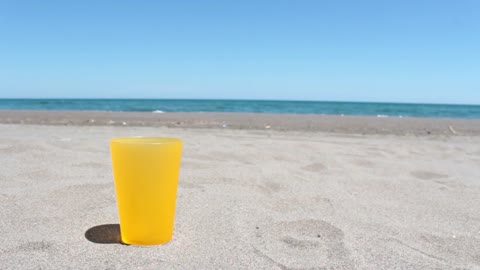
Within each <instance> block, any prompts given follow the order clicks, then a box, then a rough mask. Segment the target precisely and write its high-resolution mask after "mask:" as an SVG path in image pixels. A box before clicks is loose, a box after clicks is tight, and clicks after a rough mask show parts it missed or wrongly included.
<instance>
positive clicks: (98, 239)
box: [85, 224, 123, 244]
mask: <svg viewBox="0 0 480 270" xmlns="http://www.w3.org/2000/svg"><path fill="white" fill-rule="evenodd" d="M85 238H87V240H88V241H90V242H93V243H96V244H123V243H122V241H121V237H120V225H119V224H103V225H98V226H95V227H92V228H90V229H88V230H87V231H86V232H85Z"/></svg>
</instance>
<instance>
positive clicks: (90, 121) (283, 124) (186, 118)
mask: <svg viewBox="0 0 480 270" xmlns="http://www.w3.org/2000/svg"><path fill="white" fill-rule="evenodd" d="M0 123H4V124H46V125H75V126H103V125H107V126H123V125H125V126H153V127H181V128H220V129H249V130H251V129H259V130H266V129H272V130H279V131H289V130H296V131H311V132H319V131H320V132H329V133H332V132H333V133H347V134H395V135H479V134H480V119H448V118H397V117H385V118H382V117H374V116H340V115H313V114H310V115H309V114H302V115H300V114H263V113H151V112H101V111H16V110H0Z"/></svg>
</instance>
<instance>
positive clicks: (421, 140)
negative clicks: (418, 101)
mask: <svg viewBox="0 0 480 270" xmlns="http://www.w3.org/2000/svg"><path fill="white" fill-rule="evenodd" d="M0 123H1V124H0V164H1V165H0V205H1V208H0V232H2V245H1V246H0V268H1V269H281V270H285V269H292V270H293V269H480V169H479V168H480V120H478V119H477V120H462V119H421V118H408V119H407V118H376V117H360V116H358V117H353V116H349V117H347V116H344V117H342V116H319V115H268V114H265V115H259V114H222V113H214V114H213V113H212V114H207V113H190V114H187V113H165V114H153V113H113V112H45V111H42V112H35V111H0ZM133 135H135V136H137V135H145V136H148V135H152V136H174V137H179V138H181V139H182V140H183V141H184V151H183V159H182V165H181V175H180V180H179V190H178V200H177V214H176V225H175V233H174V239H173V241H171V242H170V243H168V244H166V245H163V246H152V247H137V246H127V245H122V244H120V243H119V242H118V239H119V227H118V217H117V208H116V202H115V193H114V186H113V179H112V173H111V161H110V152H109V146H108V142H109V139H110V138H113V137H119V136H133Z"/></svg>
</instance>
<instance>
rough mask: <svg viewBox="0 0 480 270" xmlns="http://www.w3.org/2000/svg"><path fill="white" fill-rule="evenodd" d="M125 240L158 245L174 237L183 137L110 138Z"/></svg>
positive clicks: (121, 225)
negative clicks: (181, 138)
mask: <svg viewBox="0 0 480 270" xmlns="http://www.w3.org/2000/svg"><path fill="white" fill-rule="evenodd" d="M110 150H111V153H112V165H113V176H114V182H115V193H116V196H117V206H118V215H119V218H120V233H121V239H122V242H123V243H125V244H132V245H159V244H164V243H166V242H168V241H170V240H171V239H172V235H173V224H174V218H175V201H176V198H177V185H178V175H179V171H180V158H181V152H182V141H181V140H180V139H176V138H163V137H126V138H115V139H112V140H111V141H110Z"/></svg>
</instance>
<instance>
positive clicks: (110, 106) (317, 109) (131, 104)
mask: <svg viewBox="0 0 480 270" xmlns="http://www.w3.org/2000/svg"><path fill="white" fill-rule="evenodd" d="M0 109H14V110H16V109H19V110H96V111H138V112H155V113H162V112H256V113H295V114H337V115H341V114H344V115H373V116H377V117H451V118H480V105H445V104H406V103H405V104H404V103H373V102H327V101H274V100H187V99H0ZM0 113H1V112H0Z"/></svg>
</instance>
